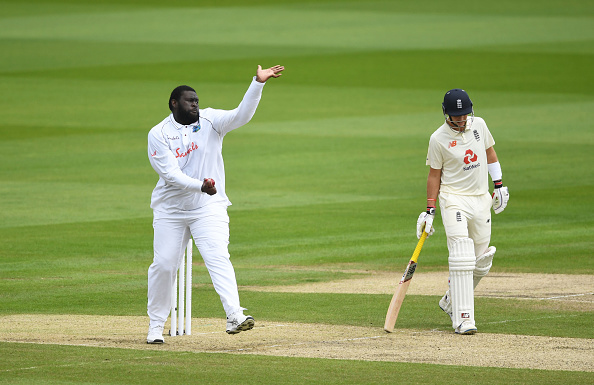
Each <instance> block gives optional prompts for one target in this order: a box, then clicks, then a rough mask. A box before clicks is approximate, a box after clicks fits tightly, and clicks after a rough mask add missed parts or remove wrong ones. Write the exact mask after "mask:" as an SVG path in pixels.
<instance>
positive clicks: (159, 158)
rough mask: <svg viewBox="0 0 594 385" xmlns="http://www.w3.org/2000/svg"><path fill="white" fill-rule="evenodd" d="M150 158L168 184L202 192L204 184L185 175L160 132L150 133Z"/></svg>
mask: <svg viewBox="0 0 594 385" xmlns="http://www.w3.org/2000/svg"><path fill="white" fill-rule="evenodd" d="M148 157H149V161H150V163H151V166H152V167H153V169H154V170H155V171H156V172H157V174H159V176H160V177H161V178H163V180H164V181H165V182H166V183H167V184H169V185H173V186H176V187H178V188H180V189H184V190H186V189H187V190H193V191H196V192H202V183H203V182H202V181H201V180H198V179H194V178H192V177H189V176H188V175H186V174H184V173H183V171H182V170H181V168H180V167H179V164H178V163H177V160H176V159H175V156H173V153H172V152H171V150H170V149H169V145H168V144H167V142H166V141H165V138H164V137H163V134H162V132H161V131H160V130H151V131H150V132H149V135H148Z"/></svg>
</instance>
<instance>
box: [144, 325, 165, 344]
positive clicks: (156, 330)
mask: <svg viewBox="0 0 594 385" xmlns="http://www.w3.org/2000/svg"><path fill="white" fill-rule="evenodd" d="M164 342H165V339H164V338H163V326H149V331H148V336H147V337H146V343H147V344H162V343H164Z"/></svg>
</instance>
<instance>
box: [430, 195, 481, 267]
mask: <svg viewBox="0 0 594 385" xmlns="http://www.w3.org/2000/svg"><path fill="white" fill-rule="evenodd" d="M439 208H440V210H441V219H442V221H443V227H444V230H445V233H446V237H447V241H448V250H450V252H451V250H452V246H453V244H454V242H456V241H457V240H458V239H462V238H470V239H472V240H473V241H474V254H475V256H478V255H481V254H483V253H484V252H485V251H486V250H487V248H488V247H489V242H490V241H491V194H489V193H488V192H487V193H485V194H483V195H457V194H450V193H439Z"/></svg>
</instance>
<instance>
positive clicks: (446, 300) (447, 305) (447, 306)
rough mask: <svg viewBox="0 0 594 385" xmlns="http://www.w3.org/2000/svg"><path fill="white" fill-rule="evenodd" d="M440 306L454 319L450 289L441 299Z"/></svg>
mask: <svg viewBox="0 0 594 385" xmlns="http://www.w3.org/2000/svg"><path fill="white" fill-rule="evenodd" d="M439 308H440V309H441V310H443V311H444V312H445V313H446V314H447V315H449V316H450V319H451V320H452V321H453V319H452V301H450V291H449V290H448V291H446V293H445V295H444V296H443V297H442V298H441V299H440V300H439Z"/></svg>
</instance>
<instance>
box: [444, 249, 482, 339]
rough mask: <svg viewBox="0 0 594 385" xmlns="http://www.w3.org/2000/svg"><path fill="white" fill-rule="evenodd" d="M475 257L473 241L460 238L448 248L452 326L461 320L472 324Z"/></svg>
mask: <svg viewBox="0 0 594 385" xmlns="http://www.w3.org/2000/svg"><path fill="white" fill-rule="evenodd" d="M475 261H476V257H475V255H474V242H473V241H472V239H470V238H462V239H459V240H457V241H456V242H454V244H453V245H452V248H451V250H450V257H449V258H448V263H449V266H450V297H451V299H450V300H451V302H452V326H453V327H454V329H455V328H457V327H458V326H460V324H461V323H462V322H463V321H470V322H472V323H473V324H474V287H473V279H472V278H473V272H474V269H475Z"/></svg>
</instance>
